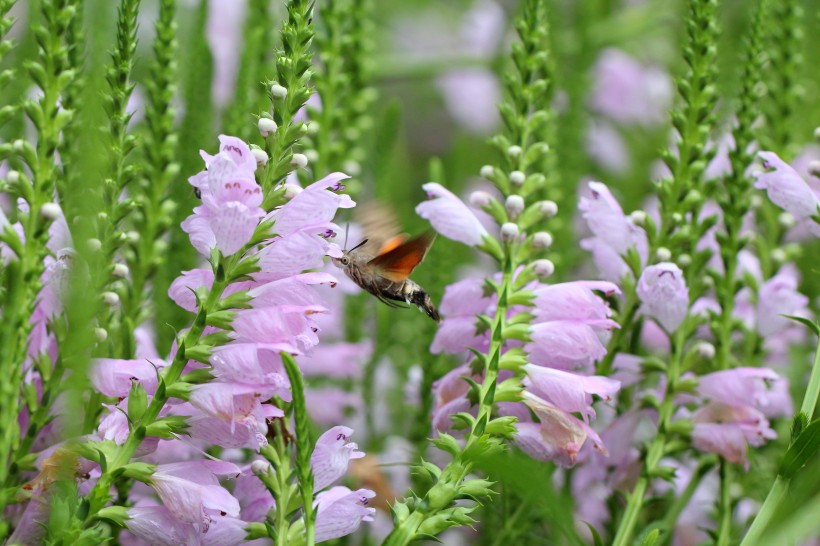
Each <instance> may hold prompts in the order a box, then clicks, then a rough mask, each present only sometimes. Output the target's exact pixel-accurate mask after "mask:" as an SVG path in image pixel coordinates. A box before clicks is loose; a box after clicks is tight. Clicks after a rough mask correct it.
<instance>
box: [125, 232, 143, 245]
mask: <svg viewBox="0 0 820 546" xmlns="http://www.w3.org/2000/svg"><path fill="white" fill-rule="evenodd" d="M125 238H126V239H128V242H129V243H136V242H139V240H140V233H139V231H134V230H133V229H132V230H131V231H128V232H126V233H125Z"/></svg>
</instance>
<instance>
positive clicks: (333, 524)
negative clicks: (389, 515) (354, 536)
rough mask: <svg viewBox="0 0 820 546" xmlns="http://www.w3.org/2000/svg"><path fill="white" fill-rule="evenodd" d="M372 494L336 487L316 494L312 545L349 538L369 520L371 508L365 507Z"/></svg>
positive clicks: (365, 491)
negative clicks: (314, 540) (362, 523)
mask: <svg viewBox="0 0 820 546" xmlns="http://www.w3.org/2000/svg"><path fill="white" fill-rule="evenodd" d="M375 496H376V493H374V492H373V491H371V490H369V489H359V490H357V491H351V490H350V489H348V488H347V487H343V486H336V487H333V488H331V489H329V490H327V491H323V492H321V493H319V494H318V495H316V501H315V502H314V505H315V507H316V542H317V543H318V542H325V541H327V540H332V539H334V538H339V537H343V536H346V535H349V534H351V533H353V532H354V531H356V529H358V528H359V525H360V524H361V522H362V521H373V514H375V513H376V509H375V508H371V507H369V506H368V504H370V499H372V498H373V497H375Z"/></svg>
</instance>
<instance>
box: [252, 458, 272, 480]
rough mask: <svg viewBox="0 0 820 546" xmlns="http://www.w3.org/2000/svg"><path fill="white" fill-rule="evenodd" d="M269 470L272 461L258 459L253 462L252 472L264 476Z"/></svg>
mask: <svg viewBox="0 0 820 546" xmlns="http://www.w3.org/2000/svg"><path fill="white" fill-rule="evenodd" d="M269 470H270V463H269V462H268V461H262V460H260V459H256V460H255V461H253V462H252V463H251V472H253V473H254V474H255V475H256V476H262V475H264V474H267V473H268V471H269Z"/></svg>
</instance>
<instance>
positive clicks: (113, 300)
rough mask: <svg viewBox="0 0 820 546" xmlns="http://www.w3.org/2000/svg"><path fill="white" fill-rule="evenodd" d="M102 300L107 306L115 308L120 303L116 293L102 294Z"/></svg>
mask: <svg viewBox="0 0 820 546" xmlns="http://www.w3.org/2000/svg"><path fill="white" fill-rule="evenodd" d="M102 299H103V301H104V302H105V304H106V305H108V306H111V307H113V306H115V305H117V304H118V303H119V302H120V297H119V296H118V295H117V293H116V292H103V293H102Z"/></svg>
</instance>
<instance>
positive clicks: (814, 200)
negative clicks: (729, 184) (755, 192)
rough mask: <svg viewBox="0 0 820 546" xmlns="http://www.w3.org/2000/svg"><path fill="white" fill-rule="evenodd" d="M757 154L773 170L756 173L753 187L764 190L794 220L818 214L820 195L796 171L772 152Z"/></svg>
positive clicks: (764, 164) (765, 165) (766, 166)
mask: <svg viewBox="0 0 820 546" xmlns="http://www.w3.org/2000/svg"><path fill="white" fill-rule="evenodd" d="M758 156H759V157H760V158H761V159H762V160H763V166H764V167H765V168H767V169H773V170H772V171H767V172H763V173H758V174H757V175H756V176H757V181H756V182H755V188H757V189H761V190H766V192H767V193H768V195H769V199H771V200H772V202H773V203H774V204H775V205H777V206H778V207H780V208H782V209H783V210H785V211H787V212H789V213H791V215H792V216H794V218H795V220H798V221H800V220H805V219H807V218H810V217H812V216H814V215H816V214H818V208H817V207H818V206H820V197H818V196H817V195H816V194H815V192H814V191H812V189H811V186H809V185H808V184H807V183H806V181H805V180H803V179H802V178H801V177H800V174H798V172H797V171H795V170H794V169H793V168H792V167H791V166H790V165H789V164H788V163H786V162H785V161H783V160H782V159H780V157H778V156H777V154H775V153H774V152H758Z"/></svg>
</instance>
